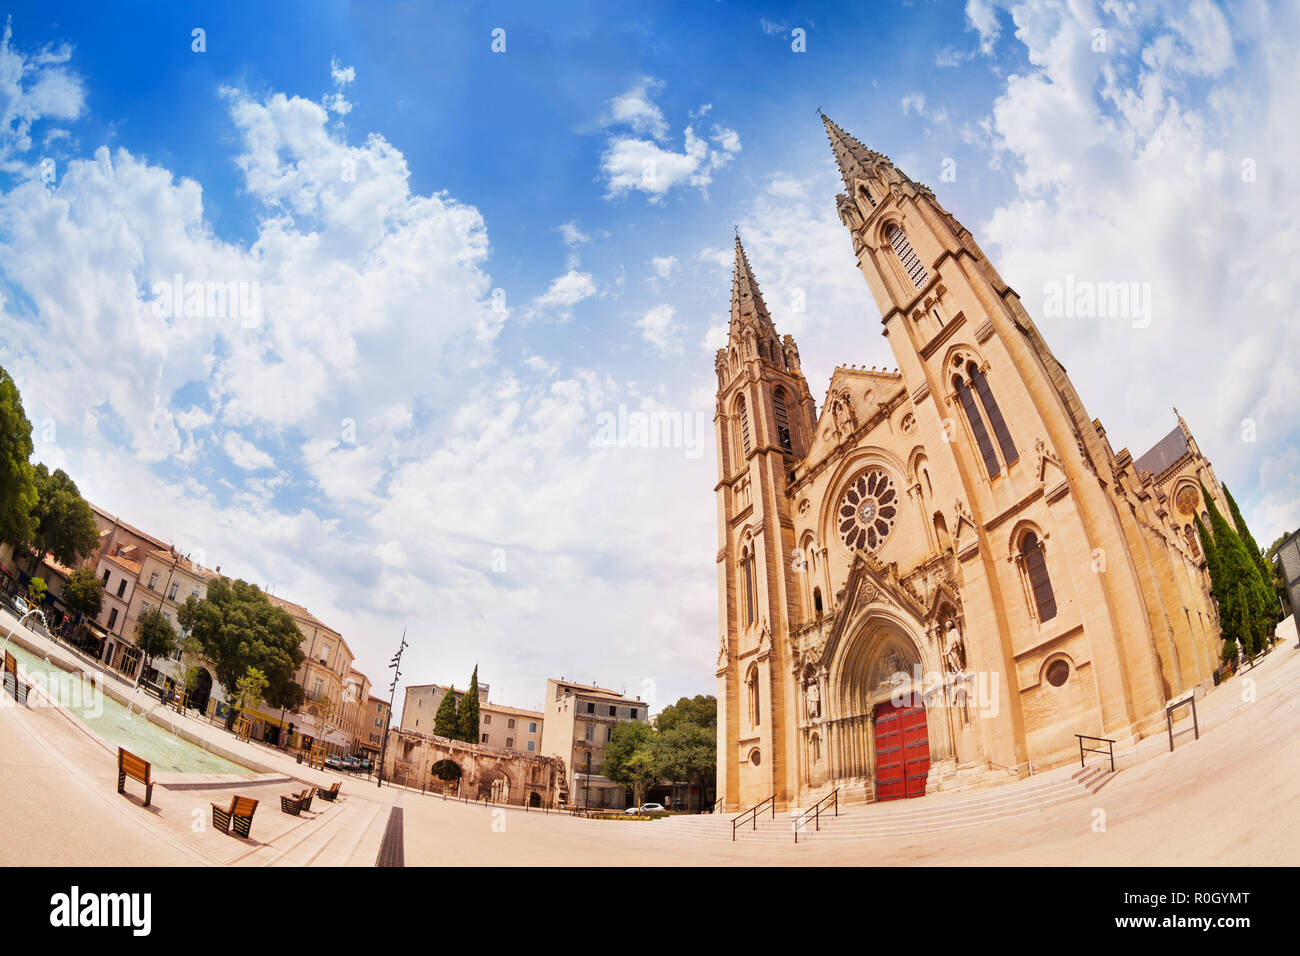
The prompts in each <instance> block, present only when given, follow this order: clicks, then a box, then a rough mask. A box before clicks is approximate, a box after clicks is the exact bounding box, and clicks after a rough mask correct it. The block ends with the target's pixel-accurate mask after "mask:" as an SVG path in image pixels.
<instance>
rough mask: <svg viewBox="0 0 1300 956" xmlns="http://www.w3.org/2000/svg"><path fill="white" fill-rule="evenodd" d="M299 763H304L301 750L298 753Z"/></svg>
mask: <svg viewBox="0 0 1300 956" xmlns="http://www.w3.org/2000/svg"><path fill="white" fill-rule="evenodd" d="M298 762H299V763H302V751H301V750H299V751H298Z"/></svg>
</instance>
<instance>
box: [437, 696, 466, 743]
mask: <svg viewBox="0 0 1300 956" xmlns="http://www.w3.org/2000/svg"><path fill="white" fill-rule="evenodd" d="M433 732H434V734H435V735H436V736H438V737H446V738H447V739H448V740H459V739H460V718H459V717H457V716H456V688H455V687H453V688H452V689H451V690H450V691H448V692H447V696H446V697H444V698H443V699H442V703H440V704H439V705H438V712H437V713H436V714H434V715H433Z"/></svg>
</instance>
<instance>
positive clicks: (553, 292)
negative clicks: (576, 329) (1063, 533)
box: [533, 271, 596, 309]
mask: <svg viewBox="0 0 1300 956" xmlns="http://www.w3.org/2000/svg"><path fill="white" fill-rule="evenodd" d="M595 294H596V283H595V281H594V280H593V279H592V278H591V273H590V272H573V271H569V272H566V273H565V274H564V275H562V276H558V277H556V278H555V279H553V280H551V285H550V287H549V288H548V289H547V290H546V291H545V292H543V293H542V294H541V295H539V296H538V297H537V298H536V299H534V300H533V303H534V305H536V306H539V307H540V308H543V309H548V308H555V307H559V308H562V309H567V308H568V307H569V306H571V305H576V304H577V303H579V302H581V301H582V300H583V299H589V298H591V297H592V296H593V295H595Z"/></svg>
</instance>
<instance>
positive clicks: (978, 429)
mask: <svg viewBox="0 0 1300 956" xmlns="http://www.w3.org/2000/svg"><path fill="white" fill-rule="evenodd" d="M952 387H953V389H955V390H956V392H957V401H958V402H960V403H961V410H962V411H963V412H965V413H966V421H967V423H968V424H969V425H970V430H971V433H972V434H974V436H975V444H976V445H978V446H979V450H980V457H982V458H983V459H984V468H985V470H986V471H988V473H989V477H990V478H996V477H997V476H998V475H999V474H1001V472H1002V466H1001V465H999V464H998V455H997V452H995V451H994V450H993V442H992V441H991V440H990V439H989V432H988V429H987V428H985V427H984V417H983V416H982V415H980V410H979V408H977V407H976V405H975V396H974V395H972V394H971V390H970V389H969V388H967V387H966V383H965V382H964V381H963V380H962V377H961V376H960V375H958V376H957V377H955V378H954V379H953V380H952Z"/></svg>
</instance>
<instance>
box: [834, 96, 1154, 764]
mask: <svg viewBox="0 0 1300 956" xmlns="http://www.w3.org/2000/svg"><path fill="white" fill-rule="evenodd" d="M822 119H823V122H824V124H825V127H826V132H827V135H828V137H829V139H830V145H831V149H832V151H833V152H834V155H835V159H836V162H837V163H838V165H839V169H840V172H841V175H842V177H843V181H844V187H845V191H844V193H842V194H840V195H839V196H838V197H837V208H838V211H839V216H840V219H841V221H842V222H843V223H844V225H845V227H846V228H847V229H848V231H849V234H850V236H851V238H852V242H853V251H854V254H855V256H856V258H857V262H858V267H859V269H860V270H861V272H862V274H863V276H864V277H865V278H866V280H867V285H868V287H869V288H870V290H871V294H872V296H873V298H874V299H875V301H876V305H877V306H878V308H879V310H880V315H881V324H882V327H883V334H884V335H885V336H886V337H887V338H888V340H889V344H890V347H891V349H892V350H893V353H894V356H895V358H896V360H897V363H898V368H899V371H900V372H901V374H902V376H903V379H904V381H905V383H906V387H907V390H908V394H909V397H910V400H911V402H912V405H913V406H914V411H915V416H916V421H917V425H918V431H919V433H920V434H922V435H927V436H932V437H933V438H934V439H941V440H928V441H927V442H926V446H927V449H929V450H930V453H931V459H932V460H934V459H935V458H936V457H937V456H939V455H942V456H943V457H944V458H945V459H946V461H945V466H946V467H947V468H949V469H951V472H952V473H955V475H956V478H957V483H956V487H957V488H959V489H960V497H959V499H958V501H957V502H956V503H955V510H954V512H953V519H952V524H951V528H952V544H951V547H952V549H953V551H954V553H955V556H956V559H957V567H958V569H959V574H960V577H961V582H960V583H961V589H962V602H963V605H964V608H965V616H966V621H967V628H966V634H967V638H968V641H969V642H970V654H971V657H972V662H971V664H972V666H973V667H974V668H976V669H987V670H990V671H997V672H999V673H1000V674H1001V675H1003V677H1004V680H1003V682H1002V699H1001V704H1002V706H1003V707H1005V708H1006V711H1005V713H1004V714H1003V715H1002V716H1001V717H1000V718H999V719H997V720H992V721H986V722H985V723H984V725H983V727H982V732H983V734H984V738H985V739H984V741H983V752H984V753H986V754H988V755H990V757H991V759H992V760H994V761H996V762H997V763H999V764H1004V765H1007V766H1012V765H1021V764H1023V763H1025V762H1027V760H1029V759H1032V758H1034V757H1035V756H1036V755H1045V754H1047V753H1055V752H1056V751H1057V750H1058V749H1059V748H1060V747H1061V746H1062V741H1063V740H1066V739H1067V738H1066V732H1067V727H1066V725H1065V718H1062V721H1061V722H1060V726H1055V725H1053V727H1052V728H1050V729H1041V730H1034V731H1032V732H1029V733H1027V730H1026V714H1027V713H1037V711H1038V709H1039V708H1041V707H1046V706H1048V702H1049V698H1048V697H1047V696H1042V697H1041V699H1040V697H1039V696H1036V695H1038V694H1039V693H1040V692H1039V688H1040V687H1041V688H1046V687H1047V684H1048V678H1049V677H1050V680H1051V682H1052V685H1053V686H1054V687H1055V686H1056V685H1055V683H1054V682H1055V681H1056V680H1058V679H1059V680H1062V684H1061V685H1060V686H1062V687H1065V686H1066V684H1067V683H1068V682H1069V681H1070V680H1072V679H1073V680H1075V681H1076V683H1075V684H1072V685H1069V687H1068V690H1069V693H1070V694H1077V700H1074V699H1073V698H1071V699H1069V700H1067V699H1066V697H1065V693H1064V692H1060V693H1057V692H1056V691H1053V693H1057V696H1056V697H1051V698H1050V702H1052V706H1057V707H1058V708H1059V709H1060V710H1061V712H1062V713H1067V712H1068V714H1069V715H1070V716H1069V720H1070V721H1071V722H1072V724H1073V726H1074V727H1075V728H1076V730H1077V732H1082V733H1105V734H1106V735H1107V736H1111V737H1121V738H1122V737H1125V736H1127V735H1130V734H1134V733H1136V732H1138V731H1139V730H1140V729H1141V728H1140V727H1139V724H1141V725H1143V726H1145V724H1148V723H1150V722H1151V720H1153V719H1154V718H1153V717H1152V716H1150V715H1153V714H1156V715H1158V714H1159V713H1160V709H1161V707H1162V706H1163V701H1164V699H1165V694H1164V691H1163V689H1162V686H1161V673H1160V670H1161V662H1160V655H1159V653H1158V651H1157V649H1156V641H1155V637H1154V634H1153V629H1152V626H1151V622H1150V620H1149V618H1148V614H1147V609H1146V603H1147V602H1146V599H1144V586H1148V585H1150V582H1148V581H1146V580H1144V578H1143V574H1144V572H1143V570H1142V567H1140V566H1139V564H1138V563H1136V562H1135V561H1134V560H1133V559H1132V558H1131V557H1130V552H1132V551H1134V550H1135V549H1137V548H1138V547H1145V546H1144V545H1143V544H1142V540H1141V534H1140V532H1139V530H1138V528H1137V526H1136V525H1135V524H1134V522H1133V520H1132V516H1131V515H1125V514H1121V510H1127V509H1121V507H1117V500H1116V497H1115V496H1114V494H1113V493H1112V492H1111V491H1110V489H1109V488H1108V485H1110V484H1113V483H1114V482H1113V476H1112V475H1111V470H1112V459H1113V457H1114V456H1113V455H1112V454H1111V453H1110V450H1109V447H1108V446H1107V444H1106V442H1105V439H1104V433H1101V432H1100V428H1099V426H1098V425H1097V424H1096V423H1094V422H1093V420H1092V419H1091V417H1090V416H1089V415H1088V414H1087V411H1086V410H1085V409H1084V407H1083V403H1082V402H1081V401H1080V399H1079V396H1078V395H1077V393H1076V392H1075V389H1074V386H1073V385H1072V384H1071V383H1070V381H1069V379H1068V377H1067V376H1066V374H1065V369H1064V368H1063V367H1062V366H1061V364H1060V363H1059V362H1058V361H1057V360H1056V358H1055V356H1054V355H1053V354H1052V353H1051V351H1050V350H1049V349H1048V347H1047V345H1046V344H1045V342H1044V340H1043V338H1042V336H1041V335H1040V333H1039V331H1038V329H1037V327H1036V326H1035V325H1034V322H1033V320H1032V319H1031V318H1030V316H1029V314H1028V313H1027V312H1026V310H1025V309H1024V307H1023V306H1022V304H1021V302H1020V298H1019V296H1018V295H1017V294H1016V292H1015V291H1014V290H1013V289H1011V288H1010V287H1009V286H1008V285H1007V284H1006V283H1005V282H1004V281H1003V280H1002V278H1001V276H1000V275H999V274H998V272H997V270H996V269H995V268H994V267H993V265H992V263H991V262H990V261H989V259H988V257H987V256H986V255H985V254H984V252H983V250H982V249H980V247H979V245H978V244H977V243H976V242H975V239H974V237H973V236H972V235H971V233H970V232H969V231H968V230H967V229H966V228H965V227H964V226H963V225H962V224H961V223H960V222H958V221H957V219H956V218H955V217H954V216H953V215H952V214H951V213H949V212H948V211H947V210H946V209H945V208H944V207H943V206H942V205H940V203H939V201H938V200H937V199H936V198H935V195H934V193H933V192H932V191H931V190H930V189H929V188H928V187H926V186H924V185H921V184H919V183H916V182H913V181H912V180H911V179H910V178H908V177H907V176H906V175H905V174H904V173H903V172H902V171H900V170H899V169H898V168H897V167H895V166H894V164H893V163H892V162H890V161H889V159H888V157H886V156H883V155H882V154H880V153H877V152H875V151H873V150H871V149H868V148H867V147H866V146H864V145H863V144H862V143H861V142H859V141H858V140H857V139H855V138H854V137H852V136H850V135H848V134H847V133H845V132H844V130H842V129H841V128H840V127H839V126H837V125H836V124H835V123H833V122H832V121H831V120H830V119H829V118H827V117H825V116H823V117H822ZM1148 592H1150V587H1149V586H1148ZM1148 596H1149V595H1148ZM1057 660H1060V661H1064V664H1063V665H1056V666H1055V668H1054V669H1052V668H1053V665H1054V663H1055V662H1056V661H1057ZM1049 669H1050V673H1049ZM1035 720H1037V718H1035ZM1085 727H1097V728H1099V729H1098V730H1085V729H1084V728H1085ZM1070 732H1071V733H1072V732H1075V731H1070ZM1057 738H1060V739H1057Z"/></svg>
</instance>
